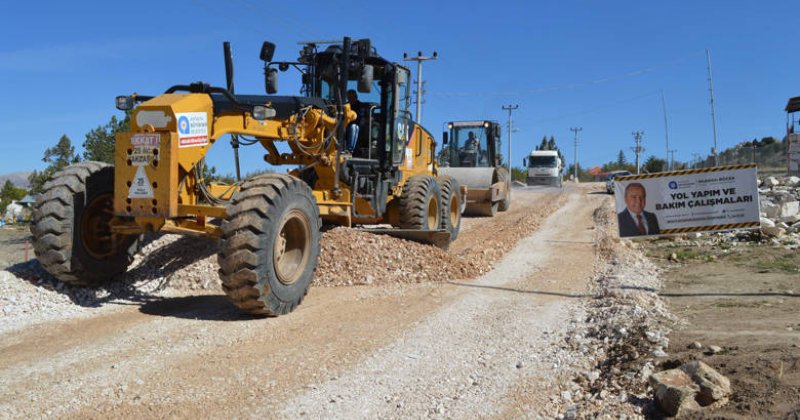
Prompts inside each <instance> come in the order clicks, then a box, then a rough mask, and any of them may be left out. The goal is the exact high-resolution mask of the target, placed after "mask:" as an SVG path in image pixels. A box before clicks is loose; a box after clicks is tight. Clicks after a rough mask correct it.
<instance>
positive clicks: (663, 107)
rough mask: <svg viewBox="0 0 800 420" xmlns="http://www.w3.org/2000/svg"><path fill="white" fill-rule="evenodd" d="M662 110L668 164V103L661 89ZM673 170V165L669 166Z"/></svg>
mask: <svg viewBox="0 0 800 420" xmlns="http://www.w3.org/2000/svg"><path fill="white" fill-rule="evenodd" d="M661 109H662V110H663V111H664V139H665V140H666V141H667V162H669V151H670V150H669V128H668V127H667V101H666V100H665V99H664V89H661ZM667 168H668V170H670V171H671V170H672V165H671V164H668V165H667Z"/></svg>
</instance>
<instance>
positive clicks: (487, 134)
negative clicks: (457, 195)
mask: <svg viewBox="0 0 800 420" xmlns="http://www.w3.org/2000/svg"><path fill="white" fill-rule="evenodd" d="M447 128H448V131H446V132H445V133H444V138H445V139H447V140H446V141H447V143H446V145H445V147H444V148H443V149H442V152H441V153H440V154H439V164H440V165H441V166H450V167H454V168H489V167H495V166H499V165H500V164H501V162H500V154H499V151H500V124H498V123H497V122H496V121H455V122H450V123H448V124H447Z"/></svg>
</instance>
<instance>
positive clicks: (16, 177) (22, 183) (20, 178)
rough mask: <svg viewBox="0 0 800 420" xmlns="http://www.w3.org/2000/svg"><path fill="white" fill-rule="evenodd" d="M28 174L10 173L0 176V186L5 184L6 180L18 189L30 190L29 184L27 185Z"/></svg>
mask: <svg viewBox="0 0 800 420" xmlns="http://www.w3.org/2000/svg"><path fill="white" fill-rule="evenodd" d="M30 174H31V173H30V172H10V173H7V174H0V186H2V185H3V184H5V183H6V180H10V181H11V183H12V184H14V185H15V186H17V187H19V188H25V189H28V188H30V184H29V183H28V176H29V175H30Z"/></svg>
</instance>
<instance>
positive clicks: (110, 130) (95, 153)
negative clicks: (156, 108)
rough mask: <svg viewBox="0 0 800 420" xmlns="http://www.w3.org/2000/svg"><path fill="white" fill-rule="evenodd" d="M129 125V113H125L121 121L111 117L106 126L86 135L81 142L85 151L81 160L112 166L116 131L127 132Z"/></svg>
mask: <svg viewBox="0 0 800 420" xmlns="http://www.w3.org/2000/svg"><path fill="white" fill-rule="evenodd" d="M130 125H131V116H130V113H126V114H125V118H123V119H122V120H117V117H116V116H112V117H111V121H109V122H108V124H106V125H101V126H98V127H97V128H95V129H94V130H91V131H89V132H88V133H86V140H85V141H84V142H83V148H84V149H85V151H84V152H83V158H84V159H85V160H96V161H100V162H106V163H111V164H113V163H114V148H115V145H116V137H115V135H116V133H117V132H118V131H127V130H128V129H129V127H130Z"/></svg>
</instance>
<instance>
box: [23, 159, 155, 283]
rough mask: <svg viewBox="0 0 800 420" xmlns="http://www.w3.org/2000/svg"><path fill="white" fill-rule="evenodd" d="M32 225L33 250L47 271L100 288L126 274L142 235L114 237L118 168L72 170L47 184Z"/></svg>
mask: <svg viewBox="0 0 800 420" xmlns="http://www.w3.org/2000/svg"><path fill="white" fill-rule="evenodd" d="M44 188H45V190H44V192H43V193H42V194H40V195H39V196H38V197H37V199H36V205H35V207H34V211H33V219H32V222H31V233H32V234H33V249H34V252H35V253H36V258H37V259H38V260H39V263H41V264H42V267H44V269H45V270H47V272H49V273H50V274H52V275H53V276H55V277H56V278H58V279H59V280H61V281H63V282H64V283H69V284H74V285H82V286H96V285H100V284H102V283H105V282H107V281H109V280H110V279H112V278H113V277H114V276H116V275H118V274H120V273H123V272H125V270H126V269H127V268H128V265H129V264H130V263H131V262H132V261H133V255H134V254H135V253H136V251H137V250H138V244H139V240H138V237H137V236H122V235H116V236H115V235H112V233H111V227H110V224H109V223H110V221H111V218H112V216H113V200H114V167H112V166H109V165H107V164H105V163H101V162H82V163H78V164H75V165H72V166H68V167H66V168H65V169H63V170H62V171H60V172H58V173H56V174H55V175H54V176H53V180H52V181H50V182H48V183H47V184H45V187H44Z"/></svg>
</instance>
